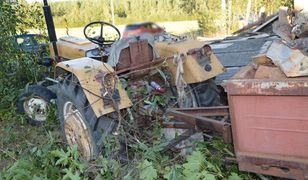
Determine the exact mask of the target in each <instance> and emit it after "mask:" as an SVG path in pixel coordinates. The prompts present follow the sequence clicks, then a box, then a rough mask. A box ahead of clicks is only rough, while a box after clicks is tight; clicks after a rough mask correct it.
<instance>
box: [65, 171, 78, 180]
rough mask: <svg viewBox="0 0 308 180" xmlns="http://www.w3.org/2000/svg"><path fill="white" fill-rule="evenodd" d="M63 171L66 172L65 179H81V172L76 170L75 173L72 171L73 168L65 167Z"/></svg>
mask: <svg viewBox="0 0 308 180" xmlns="http://www.w3.org/2000/svg"><path fill="white" fill-rule="evenodd" d="M63 171H64V172H65V173H66V174H65V175H64V176H63V179H70V180H80V176H79V174H78V173H77V172H76V173H75V174H74V172H73V171H72V169H71V168H69V169H67V168H66V169H63Z"/></svg>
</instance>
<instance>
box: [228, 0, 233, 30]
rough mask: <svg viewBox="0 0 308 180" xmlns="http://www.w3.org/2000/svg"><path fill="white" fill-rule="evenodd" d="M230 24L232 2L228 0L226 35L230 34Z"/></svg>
mask: <svg viewBox="0 0 308 180" xmlns="http://www.w3.org/2000/svg"><path fill="white" fill-rule="evenodd" d="M231 23H232V0H228V34H230V32H231Z"/></svg>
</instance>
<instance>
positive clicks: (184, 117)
mask: <svg viewBox="0 0 308 180" xmlns="http://www.w3.org/2000/svg"><path fill="white" fill-rule="evenodd" d="M167 114H168V115H169V116H171V119H173V120H177V121H182V122H185V123H187V124H189V125H191V126H195V127H196V128H197V129H199V130H206V129H208V130H212V131H214V132H218V133H222V135H223V138H224V141H225V142H227V143H230V142H232V136H231V124H230V123H226V122H222V121H217V120H214V119H211V118H207V117H200V116H195V115H191V114H187V113H183V112H179V111H176V110H174V109H168V110H167Z"/></svg>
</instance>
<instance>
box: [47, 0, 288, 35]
mask: <svg viewBox="0 0 308 180" xmlns="http://www.w3.org/2000/svg"><path fill="white" fill-rule="evenodd" d="M111 3H113V5H114V15H115V22H116V24H129V23H134V22H141V21H154V22H157V21H179V20H198V22H199V26H200V28H201V29H203V31H204V32H205V34H215V33H221V31H223V33H224V32H232V31H234V30H236V29H238V28H239V27H240V26H241V23H243V21H244V23H247V22H248V21H252V20H256V18H257V16H258V14H260V11H262V10H265V12H266V13H267V14H272V13H274V12H276V11H277V10H278V8H279V6H282V5H283V6H291V5H292V0H82V1H81V0H75V1H62V2H53V3H50V5H51V8H52V11H53V15H54V21H55V24H56V26H57V27H82V26H84V25H85V24H87V23H89V22H92V21H106V22H112V10H111V9H112V8H111Z"/></svg>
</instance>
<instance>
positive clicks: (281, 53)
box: [266, 41, 308, 77]
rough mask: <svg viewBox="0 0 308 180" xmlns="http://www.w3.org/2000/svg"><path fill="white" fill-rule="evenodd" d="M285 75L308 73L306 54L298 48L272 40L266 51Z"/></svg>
mask: <svg viewBox="0 0 308 180" xmlns="http://www.w3.org/2000/svg"><path fill="white" fill-rule="evenodd" d="M266 56H267V57H269V58H270V59H271V60H272V61H273V63H274V64H275V65H276V66H278V67H280V69H281V70H282V71H283V72H284V73H285V74H286V76H287V77H299V76H307V75H308V56H305V55H304V54H303V53H302V52H301V51H300V50H298V49H291V48H290V47H288V46H287V45H285V44H283V43H282V42H281V41H274V42H273V44H272V45H271V47H270V48H269V50H268V51H267V53H266Z"/></svg>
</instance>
